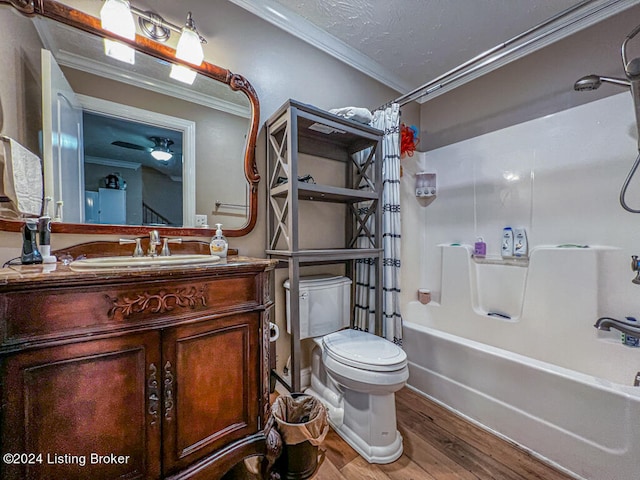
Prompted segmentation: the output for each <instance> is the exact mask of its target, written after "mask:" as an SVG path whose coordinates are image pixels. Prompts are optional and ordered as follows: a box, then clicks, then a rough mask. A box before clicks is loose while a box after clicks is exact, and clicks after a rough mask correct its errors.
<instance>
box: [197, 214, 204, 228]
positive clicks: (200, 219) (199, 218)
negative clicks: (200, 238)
mask: <svg viewBox="0 0 640 480" xmlns="http://www.w3.org/2000/svg"><path fill="white" fill-rule="evenodd" d="M206 226H207V216H206V215H196V227H206Z"/></svg>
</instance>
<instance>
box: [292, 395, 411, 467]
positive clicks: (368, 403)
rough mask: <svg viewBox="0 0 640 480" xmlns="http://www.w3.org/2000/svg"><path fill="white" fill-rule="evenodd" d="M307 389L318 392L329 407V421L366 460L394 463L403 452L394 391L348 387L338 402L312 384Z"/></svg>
mask: <svg viewBox="0 0 640 480" xmlns="http://www.w3.org/2000/svg"><path fill="white" fill-rule="evenodd" d="M305 393H307V394H309V395H313V396H315V397H316V398H318V399H319V400H320V401H321V402H322V403H323V404H324V405H325V406H326V407H327V411H328V413H329V425H331V427H332V428H333V429H334V430H335V431H336V433H337V434H338V435H340V437H341V438H342V439H343V440H344V441H345V442H347V443H348V444H349V445H351V447H353V449H354V450H355V451H356V452H358V453H359V454H360V455H361V456H362V457H363V458H364V459H365V460H366V461H367V462H369V463H380V464H384V463H391V462H394V461H395V460H397V459H398V458H400V456H401V455H402V451H403V445H402V435H401V434H400V432H399V431H398V430H397V428H396V410H395V394H393V393H391V394H386V395H370V394H366V393H359V392H352V391H347V392H345V393H344V396H343V397H342V398H341V401H340V404H339V405H336V404H335V403H334V402H332V401H331V400H329V399H327V398H326V397H325V396H323V395H321V394H320V393H319V392H316V391H314V390H313V388H309V389H307V390H305ZM325 393H327V392H326V391H325ZM333 400H335V398H333Z"/></svg>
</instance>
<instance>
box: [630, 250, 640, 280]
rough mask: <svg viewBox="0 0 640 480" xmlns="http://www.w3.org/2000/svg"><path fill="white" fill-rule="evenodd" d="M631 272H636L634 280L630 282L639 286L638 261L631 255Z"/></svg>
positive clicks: (639, 269)
mask: <svg viewBox="0 0 640 480" xmlns="http://www.w3.org/2000/svg"><path fill="white" fill-rule="evenodd" d="M631 270H632V271H634V272H636V278H634V279H633V280H631V281H632V282H633V283H635V284H636V285H640V261H638V256H637V255H631Z"/></svg>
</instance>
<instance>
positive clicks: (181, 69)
mask: <svg viewBox="0 0 640 480" xmlns="http://www.w3.org/2000/svg"><path fill="white" fill-rule="evenodd" d="M197 73H198V72H196V71H195V70H191V69H190V68H187V67H185V66H184V65H176V64H173V65H171V73H169V76H170V77H171V78H173V79H174V80H178V81H180V82H183V83H186V84H188V85H193V82H194V81H195V79H196V75H197Z"/></svg>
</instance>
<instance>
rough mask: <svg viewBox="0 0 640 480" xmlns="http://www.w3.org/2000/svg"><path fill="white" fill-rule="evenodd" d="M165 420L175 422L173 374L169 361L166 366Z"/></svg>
mask: <svg viewBox="0 0 640 480" xmlns="http://www.w3.org/2000/svg"><path fill="white" fill-rule="evenodd" d="M164 418H165V419H166V420H167V421H168V422H170V421H171V420H173V373H171V362H169V361H167V363H166V364H165V365H164Z"/></svg>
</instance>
